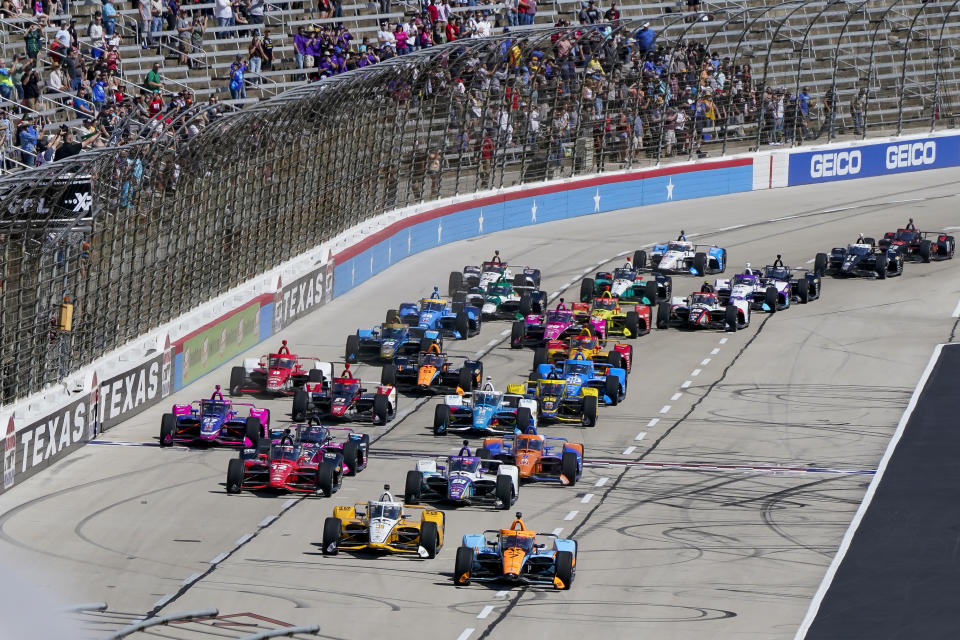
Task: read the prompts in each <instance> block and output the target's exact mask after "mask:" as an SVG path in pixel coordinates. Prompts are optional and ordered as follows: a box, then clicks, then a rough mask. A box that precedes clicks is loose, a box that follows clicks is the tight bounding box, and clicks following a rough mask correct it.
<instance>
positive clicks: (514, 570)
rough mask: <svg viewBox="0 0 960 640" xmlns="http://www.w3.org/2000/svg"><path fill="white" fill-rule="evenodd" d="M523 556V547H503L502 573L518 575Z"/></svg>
mask: <svg viewBox="0 0 960 640" xmlns="http://www.w3.org/2000/svg"><path fill="white" fill-rule="evenodd" d="M525 556H526V554H525V553H524V552H523V549H517V548H516V547H513V548H511V549H505V550H504V551H503V574H504V575H507V576H518V575H520V569H521V568H522V567H523V558H524V557H525Z"/></svg>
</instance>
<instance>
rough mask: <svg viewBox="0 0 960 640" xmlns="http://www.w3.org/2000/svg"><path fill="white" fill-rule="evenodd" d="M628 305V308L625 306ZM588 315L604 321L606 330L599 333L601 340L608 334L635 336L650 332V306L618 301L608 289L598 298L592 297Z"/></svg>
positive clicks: (631, 337) (626, 336) (607, 336)
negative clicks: (601, 333)
mask: <svg viewBox="0 0 960 640" xmlns="http://www.w3.org/2000/svg"><path fill="white" fill-rule="evenodd" d="M627 306H629V307H630V309H629V310H628V309H627V308H626V307H627ZM590 315H591V316H592V317H594V318H600V319H601V320H605V321H606V331H605V333H604V335H601V336H600V338H601V339H602V340H606V339H607V338H609V337H610V336H623V337H625V338H630V339H633V338H636V337H637V336H642V335H646V334H648V333H650V315H651V314H650V307H649V306H648V305H645V304H636V303H632V302H629V303H628V302H620V299H619V298H615V297H614V296H612V295H611V294H610V292H609V291H604V292H603V295H601V296H600V297H599V298H594V299H593V309H592V310H591V311H590Z"/></svg>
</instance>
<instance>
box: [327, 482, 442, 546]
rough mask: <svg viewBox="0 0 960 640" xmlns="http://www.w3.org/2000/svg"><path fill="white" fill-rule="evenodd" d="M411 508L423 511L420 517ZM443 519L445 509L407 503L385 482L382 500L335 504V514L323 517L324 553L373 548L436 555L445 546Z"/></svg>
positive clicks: (381, 495)
mask: <svg viewBox="0 0 960 640" xmlns="http://www.w3.org/2000/svg"><path fill="white" fill-rule="evenodd" d="M411 509H415V510H416V511H418V512H419V513H420V518H419V520H418V519H415V518H413V517H411V516H410V514H409V513H407V511H409V510H411ZM444 522H445V520H444V514H443V511H437V510H434V509H427V508H426V507H418V506H407V507H404V505H403V503H402V502H400V501H398V500H394V498H393V495H392V494H391V493H390V485H388V484H385V485H383V493H382V494H380V499H379V500H371V501H370V502H358V503H356V504H355V505H353V506H345V505H338V506H336V507H334V508H333V517H332V518H327V519H325V520H324V521H323V543H322V545H323V546H322V551H323V555H327V556H332V555H336V554H337V552H339V551H374V552H380V553H400V554H406V555H417V556H419V557H421V558H434V557H436V555H437V552H438V551H440V549H441V548H442V547H443V530H444Z"/></svg>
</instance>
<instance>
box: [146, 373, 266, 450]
mask: <svg viewBox="0 0 960 640" xmlns="http://www.w3.org/2000/svg"><path fill="white" fill-rule="evenodd" d="M241 406H242V407H250V413H249V415H247V416H241V415H240V412H239V411H237V410H236V407H241ZM269 428H270V410H269V409H258V408H257V407H256V406H254V405H252V404H250V403H249V402H232V401H230V400H224V398H223V393H222V392H221V391H220V385H217V386H216V388H215V389H214V391H213V395H211V396H210V398H209V399H207V400H194V401H193V402H191V403H189V404H175V405H173V411H172V413H165V414H163V416H162V417H161V418H160V446H161V447H169V446H171V445H174V444H187V445H190V444H211V445H221V446H227V447H251V446H253V447H255V446H256V445H257V441H258V440H260V438H261V437H263V436H265V435H266V434H267V430H268V429H269Z"/></svg>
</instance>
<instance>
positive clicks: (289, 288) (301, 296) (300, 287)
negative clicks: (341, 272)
mask: <svg viewBox="0 0 960 640" xmlns="http://www.w3.org/2000/svg"><path fill="white" fill-rule="evenodd" d="M281 284H282V283H281ZM332 299H333V261H332V260H329V261H328V262H327V263H326V264H324V265H323V266H321V267H319V268H318V269H316V270H315V271H311V272H310V273H309V274H307V275H305V276H303V277H300V278H297V279H296V280H294V281H293V282H291V283H290V284H287V285H283V284H282V286H281V288H280V290H279V291H277V293H276V296H275V297H274V300H273V332H274V333H277V332H279V331H280V330H281V329H283V328H284V327H286V326H288V325H289V324H290V323H291V322H293V321H294V320H297V319H299V318H302V317H303V316H305V315H307V314H308V313H310V312H311V311H314V310H315V309H317V308H318V307H320V306H322V305H324V304H326V303H328V302H330V300H332Z"/></svg>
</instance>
